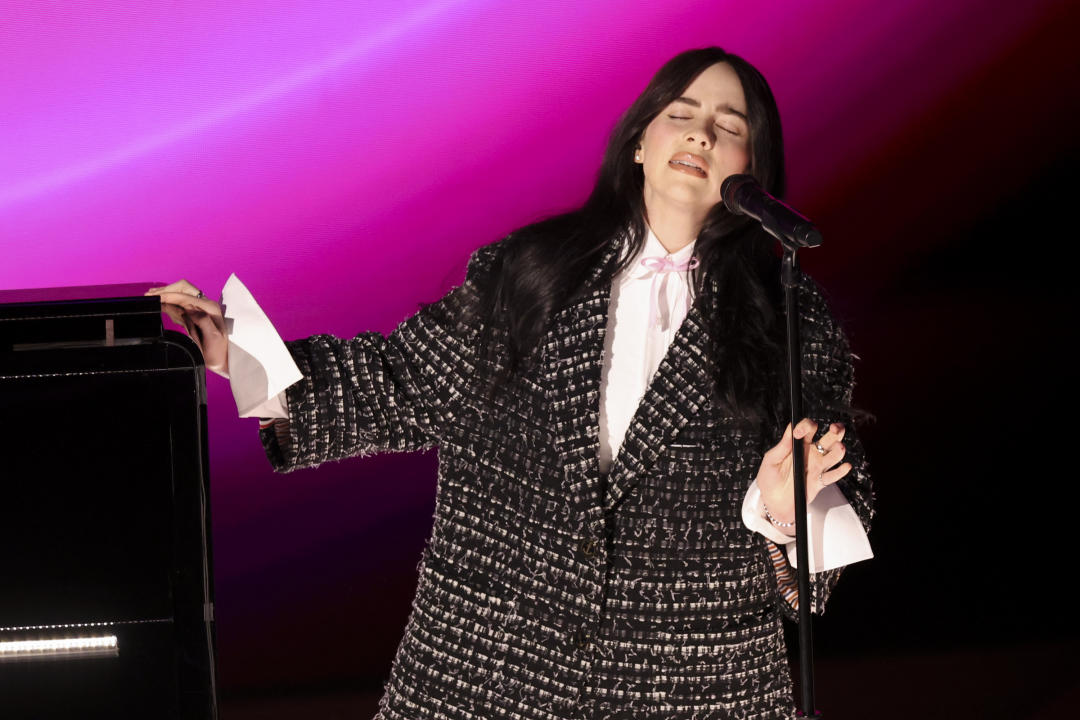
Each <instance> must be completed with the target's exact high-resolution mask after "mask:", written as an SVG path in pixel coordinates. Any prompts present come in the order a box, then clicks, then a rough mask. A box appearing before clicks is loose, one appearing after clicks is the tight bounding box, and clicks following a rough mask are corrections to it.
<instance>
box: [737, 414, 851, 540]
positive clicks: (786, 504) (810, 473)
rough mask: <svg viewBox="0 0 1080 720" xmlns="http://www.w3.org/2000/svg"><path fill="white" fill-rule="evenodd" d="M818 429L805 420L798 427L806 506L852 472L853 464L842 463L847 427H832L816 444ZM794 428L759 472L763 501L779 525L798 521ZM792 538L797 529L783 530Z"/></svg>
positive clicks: (836, 424)
mask: <svg viewBox="0 0 1080 720" xmlns="http://www.w3.org/2000/svg"><path fill="white" fill-rule="evenodd" d="M817 430H818V425H817V423H816V422H814V421H813V420H810V419H809V418H803V419H802V420H800V421H799V424H798V425H796V426H795V439H796V440H802V443H801V446H802V452H803V460H804V466H805V468H806V502H807V504H809V503H811V502H812V501H813V500H814V498H815V497H817V494H818V493H819V492H821V491H822V490H824V489H825V487H826V486H828V485H832V484H833V483H835V482H836V481H837V480H839V479H840V478H842V477H844V476H845V475H847V474H848V473H849V472H851V463H842V464H841V461H842V460H843V459H844V454H845V453H846V452H847V448H845V447H844V443H843V442H841V441H842V440H843V439H844V426H843V425H841V424H839V423H833V424H832V425H830V426H829V431H828V432H827V433H825V434H824V435H823V436H822V437H821V439H820V440H819V441H817V442H816V443H815V442H814V441H813V438H814V435H815V434H816V433H817ZM791 433H792V431H791V424H790V423H788V426H787V428H786V429H785V430H784V437H782V438H780V442H778V443H777V444H776V445H774V446H773V447H772V448H770V449H769V450H768V452H766V453H765V456H764V457H763V458H762V459H761V467H760V468H758V474H757V484H758V490H760V491H761V499H762V501H763V502H764V503H765V506H766V507H767V508H768V509H769V515H771V516H772V517H773V519H774V520H776V521H777V522H779V523H790V522H794V521H795V474H794V472H793V471H792V454H791V448H792V442H791ZM781 529H782V530H784V531H785V532H786V533H787V534H789V535H794V534H795V528H794V526H792V527H790V528H781Z"/></svg>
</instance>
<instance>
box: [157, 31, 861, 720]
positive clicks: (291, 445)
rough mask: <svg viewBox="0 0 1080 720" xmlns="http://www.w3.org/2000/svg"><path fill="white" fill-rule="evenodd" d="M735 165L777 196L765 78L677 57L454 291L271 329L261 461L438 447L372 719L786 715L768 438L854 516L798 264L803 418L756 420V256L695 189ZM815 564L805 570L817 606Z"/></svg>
mask: <svg viewBox="0 0 1080 720" xmlns="http://www.w3.org/2000/svg"><path fill="white" fill-rule="evenodd" d="M741 172H749V173H751V174H753V175H754V176H755V177H756V178H757V179H758V181H759V182H760V183H761V184H762V185H763V186H764V187H765V188H766V189H768V190H769V191H770V192H772V193H773V194H775V195H779V194H781V192H782V190H783V176H784V164H783V152H782V140H781V133H780V124H779V116H778V113H777V110H776V105H775V101H774V100H773V97H772V93H771V91H770V90H769V87H768V85H767V84H766V82H765V80H764V78H762V76H761V75H760V73H758V72H757V71H756V70H755V69H754V68H753V67H752V66H750V65H749V64H748V63H747V62H746V61H744V60H742V59H741V58H739V57H737V56H734V55H731V54H728V53H725V52H724V51H722V50H720V49H719V48H706V49H702V50H694V51H689V52H686V53H683V54H680V55H678V56H676V57H675V58H674V59H672V60H671V61H669V62H668V63H667V64H665V65H664V66H663V67H662V68H661V69H660V70H659V72H658V73H657V74H656V76H655V77H654V78H653V79H652V81H651V82H650V83H649V85H648V87H647V88H646V89H645V91H644V92H643V93H642V95H641V96H640V97H639V98H638V99H637V100H636V101H635V102H634V104H633V105H632V106H631V107H630V109H629V110H628V111H627V112H626V114H625V115H624V116H623V118H622V119H621V121H620V122H619V124H618V126H617V127H616V128H615V130H614V132H613V134H612V136H611V139H610V142H609V145H608V148H607V151H606V153H605V156H604V160H603V164H602V166H601V169H600V173H599V176H598V179H597V183H596V187H595V188H594V190H593V192H592V194H591V196H590V197H589V199H588V201H587V202H586V204H585V205H584V206H583V207H582V208H581V209H580V210H577V211H574V212H571V213H568V214H565V215H562V216H558V217H555V218H552V219H550V220H547V221H544V222H541V223H538V224H536V225H532V226H529V227H526V228H523V229H522V230H520V231H517V232H515V233H513V234H512V235H511V236H509V237H508V238H506V239H504V240H503V241H501V242H498V243H495V244H492V245H488V246H486V247H482V248H480V249H479V250H477V251H476V253H474V255H473V257H472V258H471V260H470V262H469V268H468V272H467V277H466V280H465V282H464V284H463V285H461V286H460V287H458V288H455V289H454V290H452V291H451V292H450V293H449V294H448V295H447V296H446V297H444V298H443V299H442V300H440V301H439V302H437V303H434V304H432V305H429V306H427V307H425V308H424V309H423V310H422V311H421V312H419V313H418V314H417V315H415V316H414V317H412V318H410V319H408V320H406V321H405V322H403V323H402V324H401V325H400V326H399V327H398V328H397V329H396V330H395V331H394V332H393V333H391V334H390V335H389V336H387V337H383V336H382V335H380V334H377V333H365V334H361V335H359V336H357V337H356V338H353V339H351V340H344V339H339V338H335V337H330V336H315V337H312V338H308V339H307V340H303V341H298V342H292V343H289V344H288V347H289V350H290V352H291V353H292V356H293V357H294V359H295V360H296V362H297V364H298V366H299V368H300V370H301V372H302V373H303V375H304V380H302V381H301V382H299V383H297V384H295V385H293V386H291V387H290V388H289V389H288V390H287V391H286V393H284V396H285V397H284V398H283V399H282V405H284V406H285V407H284V408H283V410H282V411H281V412H279V413H274V414H275V415H278V416H279V417H278V418H277V419H274V420H272V421H268V422H266V423H264V425H265V427H263V429H262V430H261V435H262V439H263V442H264V445H265V448H266V451H267V455H268V457H269V458H270V461H271V462H272V463H273V465H274V467H275V468H276V469H278V470H281V471H289V470H292V469H295V468H299V467H305V466H311V465H315V464H318V463H320V462H324V461H326V460H329V459H333V458H340V457H345V456H350V455H364V454H369V453H374V452H379V451H385V450H414V449H421V448H428V447H433V446H435V447H438V448H439V489H438V497H437V503H436V514H435V523H434V527H433V530H432V535H431V538H430V541H429V543H428V546H427V548H426V549H425V551H424V554H423V558H422V561H421V563H420V566H419V570H420V577H419V583H418V588H417V593H416V599H415V600H414V602H413V608H412V613H411V615H410V618H409V621H408V623H407V626H406V628H405V634H404V638H403V639H402V641H401V645H400V646H399V648H398V651H397V655H396V657H395V659H394V663H393V667H392V670H391V673H390V678H389V680H388V682H387V685H386V693H385V695H384V696H383V698H382V700H381V701H380V712H379V715H378V717H380V718H385V719H386V720H397V719H399V718H420V717H423V718H428V717H432V718H434V717H447V718H497V717H504V716H505V717H518V718H530V719H531V718H537V719H539V718H548V719H554V718H576V717H582V718H592V717H595V718H615V717H618V718H661V717H662V718H789V717H793V714H794V708H793V701H792V692H791V679H790V675H789V670H788V667H787V660H786V655H785V647H784V640H783V633H782V624H781V617H782V615H784V614H787V615H788V616H790V617H794V608H795V607H796V606H797V603H798V598H797V596H796V595H797V594H796V593H795V591H794V589H793V586H792V575H791V568H790V566H789V564H788V561H787V560H786V559H785V557H784V554H783V552H781V550H780V548H781V546H784V545H787V543H788V542H789V539H790V535H792V534H793V533H794V527H793V524H794V516H795V511H794V497H793V495H794V493H793V490H792V483H793V478H792V477H791V462H790V461H791V453H790V450H791V445H792V440H791V438H792V432H793V433H794V436H795V438H796V439H799V440H801V443H802V448H803V452H804V454H805V457H806V466H807V494H808V500H810V501H812V505H811V507H812V508H813V507H815V506H816V505H817V504H818V503H817V502H816V500H819V499H820V498H819V493H821V497H825V496H826V495H829V494H830V493H831V496H832V497H833V499H834V500H835V498H837V497H839V498H840V501H839V504H841V505H844V498H845V497H846V499H847V500H849V501H850V502H851V505H852V506H853V507H854V510H855V511H856V512H857V514H858V517H859V519H861V521H862V523H863V525H868V523H869V519H870V515H871V493H870V483H869V477H868V475H867V472H866V466H865V461H864V459H863V454H862V452H861V448H860V445H859V443H858V441H857V440H856V438H855V436H854V435H853V433H852V431H851V429H850V428H848V427H847V426H846V425H844V424H843V423H844V422H846V421H847V420H848V419H849V416H850V400H851V388H852V371H851V355H850V353H849V351H848V349H847V345H846V341H845V339H844V337H843V334H842V333H841V331H840V330H839V328H838V327H837V326H836V324H835V322H834V321H833V320H832V318H831V316H830V315H829V313H828V310H827V308H826V306H825V304H824V301H823V300H822V297H821V294H820V292H818V290H817V289H816V287H815V286H814V285H813V284H812V283H810V282H809V281H806V283H805V284H804V286H803V288H802V293H801V294H802V313H803V318H802V327H803V332H804V342H803V347H804V357H803V368H804V375H805V377H804V388H805V389H804V391H805V394H806V403H807V407H808V408H809V411H810V416H811V417H812V418H813V419H805V420H803V421H801V422H800V423H799V424H798V425H797V426H796V427H795V428H794V431H792V429H791V428H790V427H788V428H787V429H784V427H783V426H784V423H783V422H782V421H781V420H780V418H782V417H783V416H784V407H783V401H782V398H783V396H784V393H783V387H782V373H781V368H782V365H783V360H784V358H783V352H782V349H781V343H780V342H779V341H780V339H781V338H782V328H783V322H782V315H781V308H780V305H779V303H778V299H777V294H778V293H777V290H776V289H777V286H778V281H777V274H778V273H777V262H776V258H775V254H774V253H773V252H772V243H771V241H770V239H769V238H768V237H767V236H766V235H765V234H764V233H763V232H762V231H761V230H760V229H759V228H758V227H757V226H756V225H755V224H754V223H753V222H751V221H749V220H748V219H746V218H744V217H736V216H733V215H731V214H730V213H729V212H728V211H727V210H726V209H725V208H724V207H723V205H722V203H721V197H720V186H721V183H722V182H723V180H724V179H725V178H726V177H727V176H728V175H731V174H734V173H741ZM152 292H156V293H158V294H160V295H161V296H162V301H163V303H166V304H167V305H166V309H167V311H169V312H170V314H171V315H173V317H174V319H176V320H177V321H179V322H182V323H184V324H186V325H187V326H188V328H189V331H191V332H192V333H193V335H194V336H195V337H196V338H197V339H198V341H199V342H200V343H201V345H202V347H203V351H204V354H205V356H206V360H207V364H208V366H211V367H214V366H220V367H225V366H226V365H227V343H226V342H225V338H224V333H223V331H222V328H223V324H222V323H221V320H220V308H219V307H218V306H217V304H216V303H213V302H211V301H209V300H206V299H205V298H203V297H202V296H201V293H199V292H198V290H196V289H195V288H194V287H192V286H190V285H189V284H187V283H184V282H183V281H181V282H180V283H175V284H174V285H171V286H169V287H167V288H161V289H156V290H154V291H152ZM234 382H235V380H234ZM284 416H287V419H286V418H285V417H284ZM819 428H820V429H819ZM837 487H839V488H840V490H842V492H843V496H840V493H839V492H838V491H837ZM823 491H824V492H823ZM835 505H836V503H835V502H833V506H835ZM844 507H845V508H848V506H847V505H844ZM848 512H849V513H850V512H851V511H850V508H849V509H848ZM852 517H854V514H852ZM857 524H858V523H856V525H857ZM831 565H835V563H831V564H830V563H829V561H828V559H827V558H826V559H825V561H824V563H823V564H820V563H819V565H818V567H816V568H814V569H817V570H819V571H818V572H815V573H814V574H813V575H812V587H813V598H811V602H812V603H813V608H814V609H815V610H816V611H817V612H821V611H823V609H824V605H825V601H826V599H827V597H828V594H829V591H830V590H831V588H832V587H833V584H834V583H835V581H836V578H837V576H838V574H839V571H840V568H839V567H832V566H831Z"/></svg>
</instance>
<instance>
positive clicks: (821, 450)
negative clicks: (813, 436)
mask: <svg viewBox="0 0 1080 720" xmlns="http://www.w3.org/2000/svg"><path fill="white" fill-rule="evenodd" d="M814 449H815V450H817V451H818V454H819V455H824V454H825V453H826V452H828V451H827V450H825V448H823V447H821V443H820V442H816V443H814Z"/></svg>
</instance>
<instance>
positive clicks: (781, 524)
mask: <svg viewBox="0 0 1080 720" xmlns="http://www.w3.org/2000/svg"><path fill="white" fill-rule="evenodd" d="M761 507H763V508H765V518H766V519H767V520H768V521H769V522H771V523H772V524H773V525H775V526H776V527H782V528H789V527H795V522H794V521H792V522H780V521H779V520H777V519H776V518H774V517H773V516H772V513H771V512H769V506H768V505H766V504H765V503H761Z"/></svg>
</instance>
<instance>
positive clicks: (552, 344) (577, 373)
mask: <svg viewBox="0 0 1080 720" xmlns="http://www.w3.org/2000/svg"><path fill="white" fill-rule="evenodd" d="M619 247H620V243H619V241H618V240H616V241H613V242H612V243H611V244H610V245H609V247H608V249H607V250H606V251H605V253H604V256H603V257H602V258H601V259H600V261H599V262H598V263H597V265H596V268H595V270H594V271H593V272H592V274H591V275H590V277H589V285H595V282H596V280H597V279H598V278H599V276H600V274H601V272H602V270H603V268H605V267H606V266H607V264H608V263H609V262H611V261H613V260H614V255H615V253H616V252H617V251H618V249H619ZM610 299H611V283H610V282H609V283H605V284H603V285H602V286H600V287H595V288H594V289H593V290H592V291H590V292H588V293H586V294H585V295H583V296H582V297H580V298H579V299H578V300H577V301H576V302H575V303H573V304H571V305H569V306H567V307H566V308H563V309H562V310H560V311H559V312H558V313H557V314H556V315H555V316H554V317H553V318H552V323H551V329H550V332H549V333H548V335H547V336H546V338H545V346H544V348H543V353H544V357H543V360H542V362H543V377H544V382H546V383H547V384H548V398H549V403H550V408H551V413H552V419H553V422H554V431H555V438H554V447H555V452H556V454H557V456H558V463H559V465H558V467H559V468H561V472H562V478H561V483H562V491H563V493H564V494H565V496H566V497H567V499H568V501H569V503H570V507H571V508H572V510H573V511H575V512H574V513H573V515H574V516H580V514H581V513H584V514H585V515H586V517H585V518H584V520H585V523H586V524H588V523H591V522H592V521H593V520H594V519H596V518H597V517H599V516H601V515H602V514H603V507H602V501H603V492H604V490H603V480H604V478H603V477H602V476H601V474H600V465H599V459H598V450H599V447H600V441H599V438H600V371H601V369H602V367H603V361H604V334H605V331H606V330H607V318H608V305H609V302H610Z"/></svg>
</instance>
